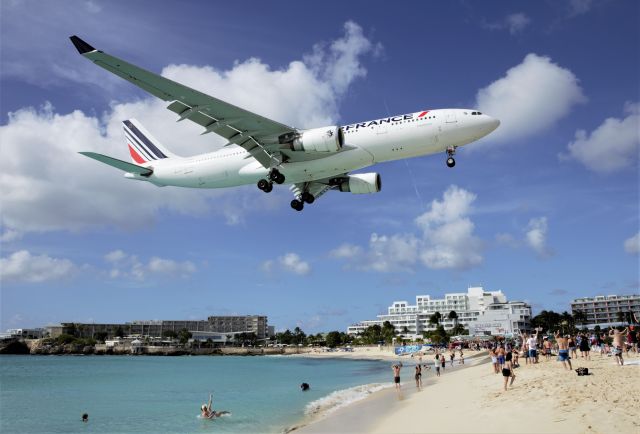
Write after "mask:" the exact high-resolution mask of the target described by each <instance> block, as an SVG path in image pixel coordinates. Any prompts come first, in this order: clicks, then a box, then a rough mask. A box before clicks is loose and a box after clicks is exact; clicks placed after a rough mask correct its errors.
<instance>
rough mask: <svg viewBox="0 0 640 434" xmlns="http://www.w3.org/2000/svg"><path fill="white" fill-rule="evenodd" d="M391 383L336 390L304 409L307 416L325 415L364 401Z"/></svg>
mask: <svg viewBox="0 0 640 434" xmlns="http://www.w3.org/2000/svg"><path fill="white" fill-rule="evenodd" d="M391 386H392V384H391V383H384V384H383V383H371V384H364V385H361V386H354V387H350V388H348V389H341V390H336V391H335V392H332V393H330V394H328V395H327V396H324V397H322V398H320V399H316V400H315V401H311V402H310V403H309V404H307V406H306V407H305V414H307V415H327V414H330V413H333V412H334V411H336V410H338V409H339V408H343V407H346V406H347V405H349V404H352V403H354V402H357V401H361V400H363V399H365V398H366V397H367V396H369V395H371V394H372V393H374V392H377V391H379V390H382V389H386V388H388V387H391Z"/></svg>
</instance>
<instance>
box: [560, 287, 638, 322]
mask: <svg viewBox="0 0 640 434" xmlns="http://www.w3.org/2000/svg"><path fill="white" fill-rule="evenodd" d="M576 311H581V312H582V313H584V315H585V321H584V322H583V323H582V325H583V326H585V327H587V328H589V329H593V328H594V327H595V326H596V325H598V326H600V327H601V328H605V327H617V326H620V325H626V322H625V321H624V320H623V321H620V317H619V315H618V312H622V313H623V314H624V313H626V312H632V313H633V314H634V315H635V316H636V318H638V319H640V294H634V295H598V296H596V297H584V298H576V299H575V300H573V301H572V302H571V313H572V314H575V313H576Z"/></svg>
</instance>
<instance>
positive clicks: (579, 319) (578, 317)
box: [573, 310, 587, 325]
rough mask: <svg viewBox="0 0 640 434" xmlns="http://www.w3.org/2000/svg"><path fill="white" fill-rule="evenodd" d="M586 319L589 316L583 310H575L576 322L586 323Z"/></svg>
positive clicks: (574, 318) (574, 317)
mask: <svg viewBox="0 0 640 434" xmlns="http://www.w3.org/2000/svg"><path fill="white" fill-rule="evenodd" d="M586 319H587V316H586V315H585V314H584V312H583V311H581V310H576V311H575V312H573V320H574V321H575V323H576V324H580V325H582V323H584V322H585V321H586Z"/></svg>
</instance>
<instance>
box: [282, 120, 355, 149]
mask: <svg viewBox="0 0 640 434" xmlns="http://www.w3.org/2000/svg"><path fill="white" fill-rule="evenodd" d="M286 136H287V135H283V136H281V137H280V143H287V142H288V143H289V146H288V147H289V148H290V149H291V150H292V151H304V152H322V153H329V152H338V151H339V150H340V149H341V148H342V146H343V145H344V135H343V133H342V129H341V128H340V127H337V126H330V127H324V128H314V129H311V130H305V131H302V132H301V133H300V134H297V135H296V136H295V137H293V138H292V137H290V136H289V137H286Z"/></svg>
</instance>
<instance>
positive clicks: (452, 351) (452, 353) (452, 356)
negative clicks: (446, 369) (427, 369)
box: [449, 350, 456, 366]
mask: <svg viewBox="0 0 640 434" xmlns="http://www.w3.org/2000/svg"><path fill="white" fill-rule="evenodd" d="M454 351H455V350H451V353H450V354H449V359H451V366H453V359H455V358H456V353H455V352H454Z"/></svg>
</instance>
